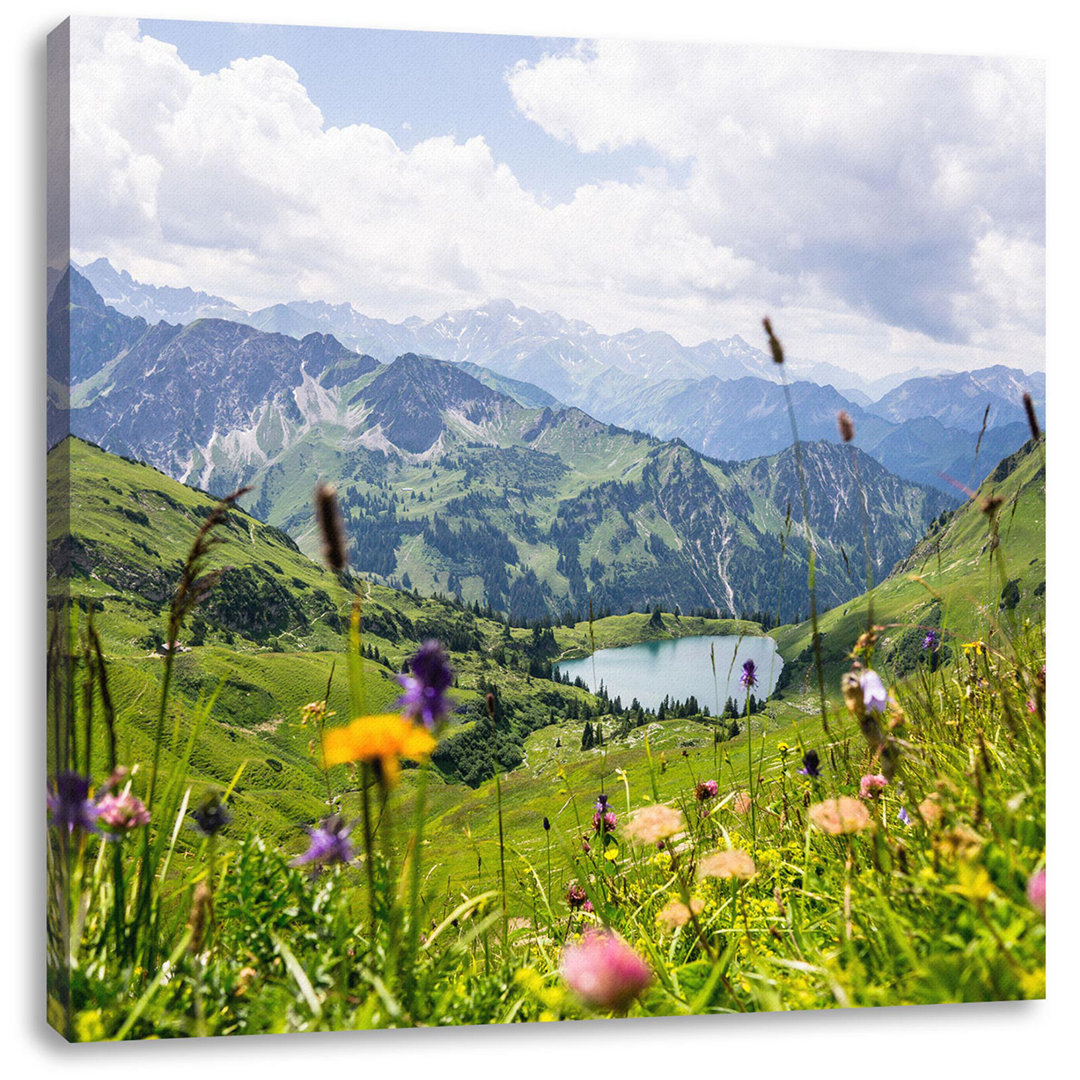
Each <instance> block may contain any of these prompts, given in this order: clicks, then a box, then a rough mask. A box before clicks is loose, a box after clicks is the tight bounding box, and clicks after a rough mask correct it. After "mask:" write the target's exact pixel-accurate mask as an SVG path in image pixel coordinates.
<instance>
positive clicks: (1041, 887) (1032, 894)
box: [1027, 867, 1046, 919]
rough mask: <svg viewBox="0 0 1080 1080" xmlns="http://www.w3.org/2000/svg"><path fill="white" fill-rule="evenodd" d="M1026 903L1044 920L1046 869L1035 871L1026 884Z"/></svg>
mask: <svg viewBox="0 0 1080 1080" xmlns="http://www.w3.org/2000/svg"><path fill="white" fill-rule="evenodd" d="M1027 898H1028V903H1030V904H1031V906H1032V907H1033V908H1034V909H1035V910H1036V911H1037V912H1038V913H1039V914H1040V915H1041V916H1042V917H1043V918H1044V919H1045V918H1046V868H1045V867H1044V868H1043V869H1042V870H1036V871H1035V873H1034V874H1032V875H1031V877H1029V878H1028V883H1027Z"/></svg>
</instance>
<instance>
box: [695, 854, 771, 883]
mask: <svg viewBox="0 0 1080 1080" xmlns="http://www.w3.org/2000/svg"><path fill="white" fill-rule="evenodd" d="M756 873H757V867H756V866H755V865H754V860H753V859H752V858H751V857H750V856H749V855H748V854H747V853H746V852H745V851H739V850H738V849H735V850H732V851H714V852H713V853H712V854H711V855H706V856H705V857H704V858H703V859H702V860H701V862H699V863H698V869H697V876H698V877H699V878H742V879H743V880H744V881H746V880H748V879H749V878H752V877H753V876H754V875H755V874H756Z"/></svg>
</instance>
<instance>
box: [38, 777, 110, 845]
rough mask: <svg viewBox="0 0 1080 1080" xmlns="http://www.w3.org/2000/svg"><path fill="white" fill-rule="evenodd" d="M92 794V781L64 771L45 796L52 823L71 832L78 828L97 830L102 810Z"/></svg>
mask: <svg viewBox="0 0 1080 1080" xmlns="http://www.w3.org/2000/svg"><path fill="white" fill-rule="evenodd" d="M89 796H90V781H89V779H88V778H87V777H85V776H80V775H79V774H78V773H76V772H62V773H60V774H59V775H58V776H57V777H56V779H55V780H54V781H53V785H52V791H50V792H49V794H48V795H47V796H46V797H45V805H46V806H47V807H48V808H49V817H50V819H51V821H52V824H53V825H55V826H56V827H57V828H58V829H63V828H66V829H67V831H68V832H69V833H73V832H74V831H75V830H76V829H82V830H83V831H84V832H97V831H98V828H97V818H98V814H99V813H100V812H101V811H100V810H99V809H98V807H97V805H96V804H95V803H94V802H93V800H92V799H91V798H90V797H89Z"/></svg>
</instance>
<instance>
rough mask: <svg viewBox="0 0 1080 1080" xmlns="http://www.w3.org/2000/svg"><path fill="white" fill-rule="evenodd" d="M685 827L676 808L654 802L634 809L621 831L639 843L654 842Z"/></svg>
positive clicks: (673, 834)
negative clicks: (651, 804)
mask: <svg viewBox="0 0 1080 1080" xmlns="http://www.w3.org/2000/svg"><path fill="white" fill-rule="evenodd" d="M685 829H686V820H685V819H684V818H683V816H682V814H681V813H680V812H679V811H678V810H676V809H674V807H671V806H664V805H662V804H660V803H656V804H654V805H653V806H644V807H642V808H641V809H640V810H637V811H635V813H634V814H633V816H632V817H631V818H630V820H629V822H628V823H627V825H626V828H625V829H624V830H623V833H624V835H625V836H627V837H629V838H630V839H631V840H635V841H637V843H639V844H655V843H657V841H659V840H666V839H667V838H668V837H670V836H675V835H676V834H677V833H681V832H684V831H685Z"/></svg>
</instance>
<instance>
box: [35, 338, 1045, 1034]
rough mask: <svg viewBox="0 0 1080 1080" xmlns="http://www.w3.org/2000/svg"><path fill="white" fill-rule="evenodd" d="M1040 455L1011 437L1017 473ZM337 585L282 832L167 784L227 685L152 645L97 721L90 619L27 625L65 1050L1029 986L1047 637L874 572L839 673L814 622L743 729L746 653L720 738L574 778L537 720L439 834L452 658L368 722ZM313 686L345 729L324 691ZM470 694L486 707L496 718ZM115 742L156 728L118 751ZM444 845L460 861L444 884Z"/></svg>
mask: <svg viewBox="0 0 1080 1080" xmlns="http://www.w3.org/2000/svg"><path fill="white" fill-rule="evenodd" d="M769 333H770V334H771V330H770V331H769ZM773 342H774V349H775V350H779V348H780V347H779V344H778V343H776V342H775V339H773ZM778 362H782V354H781V355H780V356H779V358H778ZM841 427H842V429H843V424H841ZM1044 453H1045V449H1044V440H1043V436H1042V434H1041V432H1039V431H1037V430H1036V431H1035V432H1033V438H1032V440H1031V442H1030V443H1029V444H1028V447H1027V448H1026V451H1025V454H1026V457H1025V461H1027V462H1029V463H1031V467H1032V468H1033V469H1034V475H1035V477H1036V479H1035V483H1036V484H1037V483H1039V482H1040V479H1039V478H1041V476H1042V475H1043V473H1042V469H1043V465H1042V461H1043V455H1044ZM237 497H238V496H237V495H232V496H229V497H228V498H226V499H224V500H221V501H219V502H218V503H217V504H216V505H215V506H214V507H213V508H212V510H210V511H209V512H208V513H207V515H206V517H205V520H204V522H203V524H202V526H201V527H200V528H199V530H198V531H197V533H196V534H195V535H194V536H193V538H192V541H191V545H190V548H189V552H188V555H187V558H186V560H185V562H184V564H183V568H182V571H181V572H180V574H179V577H178V580H177V581H176V582H175V588H174V594H173V598H172V600H171V603H170V605H169V608H168V613H167V626H166V631H167V633H166V636H165V640H166V641H167V642H178V641H180V640H181V639H182V637H183V634H184V627H185V625H186V624H187V623H188V622H189V621H190V620H191V619H192V618H193V617H194V616H195V615H196V613H197V611H198V610H199V608H200V605H203V604H205V603H207V602H208V601H209V599H210V598H211V597H212V596H213V591H214V589H215V587H216V586H217V583H218V581H219V579H220V575H221V571H220V569H215V568H213V567H212V563H213V556H214V553H215V550H216V547H217V545H218V544H219V543H220V542H221V539H222V534H223V532H224V530H225V529H226V528H227V524H228V520H229V517H230V515H233V514H235V513H236V512H237V511H236V510H235V502H236V498H237ZM1006 510H1007V507H1006V506H1005V504H1004V500H1003V499H1002V498H1000V497H998V498H996V501H995V497H994V496H990V497H987V496H986V495H982V496H978V497H977V498H976V499H975V500H973V502H972V504H971V506H970V508H969V511H968V513H969V515H970V516H971V518H972V520H973V521H974V522H975V524H976V526H977V528H978V530H979V535H980V536H982V538H983V543H984V548H985V549H987V554H988V557H987V558H986V559H985V560H984V569H983V570H981V571H980V574H982V575H983V577H984V579H985V581H987V582H988V583H989V584H990V586H991V589H992V591H993V592H994V595H996V590H997V588H998V586H997V585H996V584H995V582H997V581H999V580H1001V578H1002V577H1003V576H1004V575H1005V574H1006V569H1005V567H1006V564H1007V561H1008V559H1009V558H1010V555H1009V548H1008V534H1007V531H1006V530H1005V529H1004V528H1003V522H1004V520H1005V519H1004V514H1005V512H1006ZM316 516H317V520H318V523H319V527H320V530H321V533H322V537H323V551H324V557H325V561H326V563H327V566H328V568H329V570H330V571H331V572H332V573H334V574H337V575H339V576H341V575H345V574H346V573H347V570H346V563H347V555H346V550H347V549H346V542H345V540H344V535H343V527H342V522H341V516H340V512H339V509H338V505H337V499H336V494H335V492H334V490H333V489H332V488H330V487H327V486H323V487H320V488H319V490H318V491H317V492H316ZM994 538H997V542H996V543H987V540H990V541H993V539H994ZM811 573H812V564H811ZM342 580H343V581H345V580H349V581H350V588H352V590H353V592H352V599H351V601H349V602H348V604H347V607H346V609H345V611H344V618H343V631H342V635H343V636H342V639H341V643H340V649H339V651H337V652H336V654H335V653H334V652H333V651H327V652H326V653H324V654H320V655H321V656H325V662H324V661H323V660H320V661H319V662H320V664H322V665H323V666H322V672H323V676H324V677H325V680H326V688H327V689H326V692H325V693H324V695H323V696H322V697H321V698H319V699H317V700H313V701H310V702H308V703H306V704H304V705H303V706H302V707H300V708H297V709H296V710H295V713H294V714H293V715H292V716H291V717H290V718H288V720H287V725H288V726H289V727H290V728H291V729H292V730H294V731H295V732H296V733H297V734H298V735H299V736H300V737H301V738H304V739H306V740H307V751H306V752H307V753H308V754H309V756H310V760H311V763H312V765H313V767H314V768H315V769H316V770H317V771H318V774H319V775H320V777H321V780H320V786H321V798H322V802H323V810H322V813H321V815H319V816H313V817H312V818H311V819H310V820H307V821H301V822H297V823H296V824H297V830H296V840H295V841H294V842H290V843H286V844H282V843H281V842H280V841H278V840H274V839H268V838H267V837H265V836H262V835H260V828H259V823H258V821H257V820H255V821H252V819H251V817H250V816H249V815H248V814H247V813H245V812H244V804H245V801H246V799H247V798H248V797H249V796H247V795H246V794H245V788H244V784H243V779H244V774H245V769H246V768H247V767H248V763H247V762H246V761H241V763H240V765H239V766H238V767H237V769H236V771H235V774H234V775H233V777H232V781H231V783H228V784H226V785H221V786H215V785H208V784H206V783H203V782H199V781H195V780H192V778H191V776H192V772H193V768H194V763H195V762H196V761H197V760H198V758H199V755H200V744H201V739H202V738H203V737H204V733H205V732H206V730H207V723H208V720H209V719H210V717H211V716H212V715H213V714H214V712H215V709H216V708H217V702H218V698H219V693H220V691H221V686H220V685H219V687H218V688H217V689H215V690H212V691H210V692H209V693H203V694H200V695H199V696H197V697H195V698H194V699H193V698H191V697H190V696H189V695H187V694H185V693H184V691H183V688H182V680H181V679H180V677H179V669H180V667H181V661H182V659H183V657H182V656H181V654H180V652H179V650H178V649H177V648H173V647H169V648H166V649H165V650H164V654H163V656H162V658H161V659H160V661H159V672H160V679H159V681H158V693H157V696H156V699H153V700H150V699H148V698H147V697H145V696H140V697H138V698H136V699H135V700H134V701H132V700H130V699H125V701H124V703H123V704H120V703H119V702H118V700H117V697H116V694H115V692H114V688H113V684H112V672H113V670H114V664H113V662H112V661H111V660H110V658H109V656H108V655H107V652H106V650H105V649H104V648H103V645H102V639H101V636H100V634H99V631H98V628H97V625H96V622H95V613H94V608H93V605H89V606H88V610H85V611H84V610H82V607H81V606H79V605H70V606H64V605H61V604H56V605H55V606H54V607H53V609H52V615H51V622H50V644H49V659H50V664H49V672H50V674H49V753H50V759H49V778H48V788H47V794H46V798H45V810H46V815H47V829H48V832H47V837H48V854H49V862H48V878H49V887H48V1018H49V1022H50V1024H52V1026H53V1027H55V1028H56V1029H57V1030H58V1031H59V1032H61V1033H62V1034H63V1035H64V1036H65V1037H66V1038H68V1039H71V1040H125V1039H143V1038H149V1037H175V1036H209V1035H236V1034H251V1033H268V1032H290V1031H292V1032H302V1031H316V1030H342V1029H348V1030H352V1029H362V1028H381V1027H410V1026H431V1025H472V1024H506V1023H521V1022H529V1021H553V1020H573V1019H583V1018H602V1017H635V1016H671V1017H675V1016H685V1015H693V1014H706V1013H712V1014H725V1013H743V1012H756V1011H765V1010H801V1009H827V1008H851V1007H864V1006H880V1005H903V1004H912V1005H913V1004H934V1003H948V1002H972V1001H991V1000H1003V999H1025V998H1027V999H1030V998H1040V997H1042V996H1043V995H1044V992H1045V989H1044V988H1045V945H1046V931H1045V920H1046V857H1045V827H1046V823H1045V779H1044V777H1045V745H1046V743H1045V735H1046V681H1047V670H1046V663H1045V635H1044V630H1043V626H1042V622H1041V620H1039V619H1035V618H1032V617H1030V616H1025V617H1023V618H1018V617H1014V616H1013V615H1012V613H1011V612H1009V611H1007V610H1005V609H1004V608H1000V609H999V608H997V607H996V606H991V607H989V608H988V609H984V612H985V613H984V614H983V615H977V616H976V624H977V625H976V632H977V636H975V637H972V638H968V637H967V635H969V634H970V633H971V632H972V631H971V627H972V625H973V623H972V620H971V618H970V617H965V620H964V621H963V624H962V625H963V633H962V634H960V633H957V632H955V631H954V630H953V629H952V625H951V618H952V612H951V611H949V610H948V608H947V607H946V609H945V610H944V613H943V615H942V617H941V618H940V619H939V621H938V623H937V624H936V625H935V626H934V627H933V628H923V627H918V626H916V627H910V628H905V627H902V626H901V627H897V626H895V625H890V624H889V623H888V620H887V617H886V616H883V615H882V612H883V610H884V608H885V606H886V603H887V596H888V589H887V587H886V586H887V583H886V586H880V587H879V592H878V596H877V606H876V607H875V604H874V600H875V590H874V586H873V583H869V586H870V587H869V589H868V591H867V593H866V595H865V597H864V598H863V601H862V604H861V606H860V608H859V611H858V612H857V613H856V620H857V622H858V620H861V623H858V625H859V629H858V630H857V632H855V633H853V635H852V636H850V637H848V638H847V640H845V641H844V642H843V643H842V645H841V646H839V649H838V653H839V655H837V645H836V635H835V632H833V631H832V630H830V633H829V634H828V644H829V646H830V647H831V648H832V649H833V650H834V652H833V653H828V652H827V651H825V650H824V649H823V640H824V639H825V638H826V635H825V634H823V633H822V632H821V629H820V628H819V626H818V623H817V619H818V615H817V613H815V614H814V617H813V622H812V623H811V624H809V625H808V627H807V629H808V630H809V632H810V634H811V644H810V648H809V652H808V653H806V654H805V656H807V657H809V662H808V664H807V666H806V672H807V675H806V690H805V693H803V694H801V695H796V696H795V697H794V704H793V706H792V707H791V710H790V711H789V712H787V713H784V712H782V711H777V712H776V713H775V714H774V715H772V716H771V717H770V716H767V717H766V719H765V721H763V722H753V721H752V713H751V709H750V695H751V693H752V692H753V691H754V689H755V688H758V683H759V679H760V677H761V673H760V671H759V670H758V669H757V668H756V666H755V663H754V661H753V660H747V661H746V662H745V663H743V664H742V666H741V669H740V675H739V679H738V682H739V685H740V687H741V689H742V692H743V694H744V700H743V702H742V704H741V707H740V709H739V715H740V718H741V720H742V722H743V725H744V726H743V729H742V731H741V732H740V734H739V735H738V736H737V737H735V738H732V739H725V740H721V739H720V737H719V728H717V727H716V726H715V724H713V725H712V726H711V727H710V726H709V724H710V721H708V720H707V719H705V720H702V721H701V724H702V725H704V728H703V729H704V730H706V731H710V732H715V733H716V734H715V735H714V736H713V737H710V739H709V740H708V742H707V743H706V744H704V745H701V744H700V743H699V744H695V746H694V749H693V751H692V752H691V751H688V750H687V749H685V748H683V749H681V750H680V748H679V747H678V745H676V744H672V743H671V742H670V740H667V741H665V736H664V724H660V723H654V724H650V725H647V726H646V727H644V728H641V729H637V730H636V731H635V732H632V735H636V738H634V739H628V740H627V741H625V742H624V743H620V741H619V740H617V739H615V738H613V737H609V739H608V741H607V742H606V743H605V744H603V745H600V746H598V747H596V748H594V749H592V750H590V751H589V752H588V753H587V765H586V766H585V767H582V766H581V765H580V764H576V762H577V761H578V760H580V759H581V758H582V753H583V752H582V751H580V750H578V749H577V747H576V746H573V745H568V746H566V747H562V739H561V738H558V739H556V740H555V746H554V747H552V745H551V738H552V736H551V731H552V730H554V731H556V732H560V733H561V735H562V736H563V737H565V735H566V732H565V730H563V729H557V728H556V729H541V730H540V731H539V732H538V733H537V736H535V737H534V738H540V739H543V738H546V739H547V740H548V741H547V743H546V744H544V743H542V742H536V743H530V748H529V754H530V757H536V756H538V755H540V754H541V753H542V752H546V754H547V758H546V761H547V763H548V765H549V766H550V767H549V768H545V769H542V770H540V771H539V772H536V773H533V774H530V775H528V776H527V777H525V778H524V779H523V778H522V770H517V771H516V772H514V771H506V770H504V769H501V768H498V767H496V769H495V770H494V773H493V775H492V777H491V779H490V780H489V781H487V782H485V783H484V785H483V786H482V787H481V788H479V789H478V795H479V796H480V797H481V798H480V801H479V802H475V801H474V803H473V805H474V807H475V809H474V810H473V811H471V812H469V813H467V814H465V815H464V816H461V815H457V816H455V812H454V811H453V808H452V803H453V798H454V794H453V791H454V789H453V785H447V783H446V782H445V780H444V779H443V778H442V777H441V776H440V774H439V772H438V770H437V768H436V766H435V765H434V764H433V755H434V753H435V751H436V748H437V747H438V746H439V744H440V741H441V740H443V739H444V738H445V737H446V735H447V733H448V730H449V729H448V724H449V723H450V721H451V719H452V717H453V714H454V709H455V707H456V702H457V699H458V696H459V695H460V693H461V690H460V689H459V687H458V682H459V679H458V675H459V673H458V671H457V670H456V663H457V662H458V661H456V660H455V654H454V653H453V652H452V651H451V650H448V649H447V648H446V647H445V646H444V644H443V643H441V642H440V641H438V640H435V639H429V640H426V641H424V642H422V643H421V644H420V646H419V647H418V648H416V649H415V650H414V651H413V652H412V653H411V654H409V655H408V656H407V657H406V660H405V663H404V664H403V665H402V666H403V669H404V670H403V671H402V672H401V673H400V674H399V675H397V676H396V686H397V693H396V698H392V699H391V701H390V702H389V703H385V702H383V701H380V702H379V704H378V706H377V708H374V709H373V708H372V707H371V705H370V703H371V702H372V701H373V700H374V699H373V687H372V686H370V685H369V681H370V678H369V674H368V671H369V669H368V667H367V666H365V657H366V656H367V648H366V644H365V597H366V595H367V594H366V590H365V587H364V584H363V582H362V581H359V582H357V581H354V580H352V579H347V578H345V577H342ZM878 617H881V618H882V620H883V621H881V622H879V621H877V619H878ZM829 618H830V616H829V615H828V614H827V613H822V615H821V620H822V625H826V624H829ZM829 625H831V624H829ZM907 629H910V630H913V631H914V633H915V635H916V637H917V638H918V649H917V655H916V659H915V662H914V663H913V664H912V665H910V667H909V670H907V672H906V673H905V674H904V675H903V676H902V677H901V676H898V675H895V674H890V672H889V670H888V666H886V665H884V664H882V663H879V656H881V655H882V648H883V646H882V643H881V642H882V638H883V637H889V636H891V637H893V638H895V636H896V633H897V630H901V631H906V630H907ZM794 630H795V631H798V628H794ZM589 632H590V635H591V634H592V624H591V622H590V626H589ZM962 638H964V639H965V640H961V639H962ZM946 643H948V645H949V659H948V660H947V662H938V660H939V659H940V651H941V650H942V649H943V648H944V646H945V645H946ZM894 671H895V665H894ZM819 679H820V681H819ZM338 680H342V681H343V682H344V684H345V698H344V700H347V710H343V709H341V708H337V709H332V708H331V707H330V704H329V703H330V699H331V693H330V690H331V687H332V686H335V685H339V684H338ZM497 682H498V679H497V677H496V679H495V685H493V686H492V687H491V688H489V689H487V690H486V691H485V696H484V697H483V698H481V701H482V702H483V704H482V709H483V710H485V711H486V713H487V716H488V719H489V720H490V722H491V724H492V725H495V724H496V721H497V716H498V712H499V709H500V707H501V706H500V701H499V696H498V686H497ZM667 723H675V721H667ZM132 725H135V726H136V727H140V728H142V729H144V730H148V731H149V734H150V738H149V739H148V741H145V742H143V743H141V744H139V745H142V746H144V747H145V748H146V751H147V752H144V753H142V754H135V755H133V756H128V755H127V754H126V753H125V747H130V746H132V745H135V744H134V743H133V741H132V739H131V737H130V730H131V729H132ZM491 730H493V731H494V730H495V728H494V726H493V727H492V729H491ZM567 743H568V744H570V743H571V740H570V739H569V738H568V739H567ZM545 745H546V748H547V749H546V751H542V747H543V746H545ZM166 748H167V753H163V751H164V750H166ZM459 790H460V786H459ZM241 822H243V824H241ZM463 845H464V847H463ZM462 850H464V851H466V852H468V851H470V850H471V851H472V852H473V853H474V855H475V861H474V862H473V864H472V868H471V870H468V871H462V872H460V873H458V874H457V875H456V876H453V875H451V876H447V872H446V864H447V862H448V860H451V861H452V860H453V859H454V858H458V859H462V856H461V851H462ZM469 858H471V856H469Z"/></svg>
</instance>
